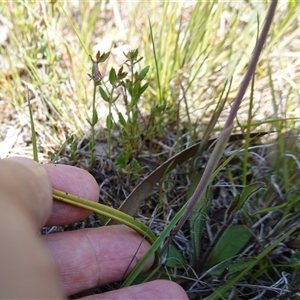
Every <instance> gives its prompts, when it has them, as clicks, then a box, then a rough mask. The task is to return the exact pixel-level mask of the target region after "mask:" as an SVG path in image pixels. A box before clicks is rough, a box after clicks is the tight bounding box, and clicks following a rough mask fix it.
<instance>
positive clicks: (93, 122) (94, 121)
mask: <svg viewBox="0 0 300 300" xmlns="http://www.w3.org/2000/svg"><path fill="white" fill-rule="evenodd" d="M97 123H98V113H97V111H96V110H94V111H93V120H92V126H93V127H94V126H95V125H96V124H97Z"/></svg>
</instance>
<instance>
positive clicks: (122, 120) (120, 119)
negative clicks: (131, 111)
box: [118, 112, 127, 127]
mask: <svg viewBox="0 0 300 300" xmlns="http://www.w3.org/2000/svg"><path fill="white" fill-rule="evenodd" d="M118 117H119V122H120V123H121V125H122V126H124V127H126V126H127V122H126V120H125V119H124V117H123V115H122V113H120V112H118Z"/></svg>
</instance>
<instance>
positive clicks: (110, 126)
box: [106, 115, 113, 130]
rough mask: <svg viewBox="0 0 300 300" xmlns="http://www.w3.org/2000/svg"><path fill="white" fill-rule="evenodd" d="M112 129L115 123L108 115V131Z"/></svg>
mask: <svg viewBox="0 0 300 300" xmlns="http://www.w3.org/2000/svg"><path fill="white" fill-rule="evenodd" d="M112 127H113V122H112V119H111V116H110V115H108V116H107V117H106V129H108V130H111V129H112Z"/></svg>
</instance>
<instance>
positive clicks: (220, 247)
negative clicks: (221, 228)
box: [206, 225, 252, 268]
mask: <svg viewBox="0 0 300 300" xmlns="http://www.w3.org/2000/svg"><path fill="white" fill-rule="evenodd" d="M251 237H252V233H251V231H250V230H249V229H248V228H247V227H246V226H244V225H234V226H231V227H229V228H228V229H227V230H226V231H225V232H224V233H223V235H222V236H221V237H220V239H219V240H218V242H217V243H216V245H215V247H214V249H213V250H212V252H211V254H210V256H209V259H208V261H207V265H206V268H210V267H212V266H214V265H216V264H218V263H220V262H222V261H224V260H227V259H229V258H231V257H234V256H235V255H237V254H238V253H240V252H241V251H242V250H243V248H244V247H245V246H246V245H247V244H248V242H249V241H250V239H251Z"/></svg>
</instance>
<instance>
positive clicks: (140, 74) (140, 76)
mask: <svg viewBox="0 0 300 300" xmlns="http://www.w3.org/2000/svg"><path fill="white" fill-rule="evenodd" d="M149 69H150V66H147V67H145V68H144V69H143V70H142V71H141V72H140V73H139V76H138V78H139V80H143V79H144V78H145V76H146V75H147V73H148V71H149Z"/></svg>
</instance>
